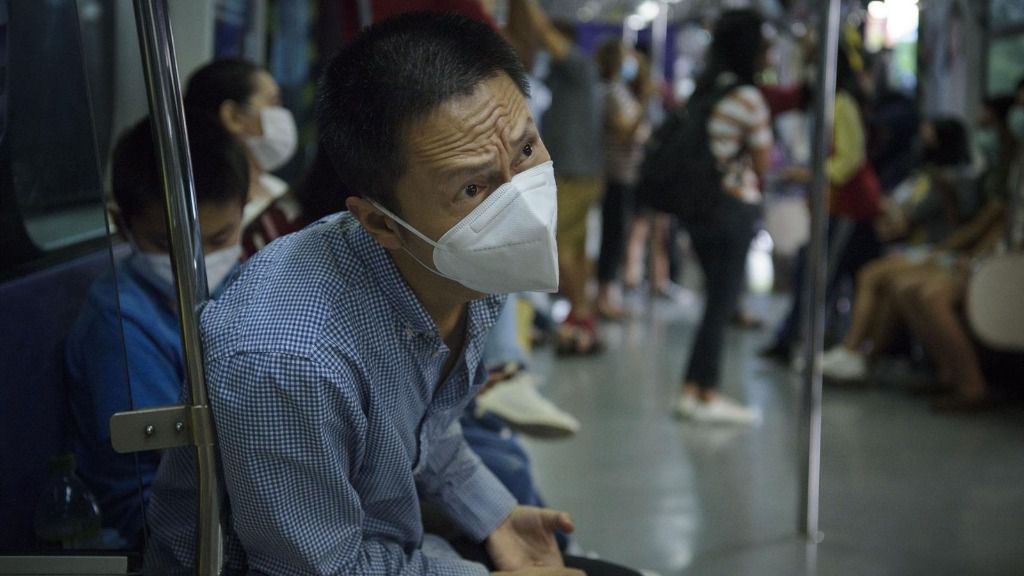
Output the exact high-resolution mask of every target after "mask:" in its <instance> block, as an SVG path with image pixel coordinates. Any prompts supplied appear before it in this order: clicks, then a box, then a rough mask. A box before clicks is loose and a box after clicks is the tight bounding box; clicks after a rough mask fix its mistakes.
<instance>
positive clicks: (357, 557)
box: [207, 354, 487, 576]
mask: <svg viewBox="0 0 1024 576" xmlns="http://www.w3.org/2000/svg"><path fill="white" fill-rule="evenodd" d="M207 373H208V375H209V378H210V380H211V382H214V383H216V386H217V388H218V393H217V396H216V401H215V402H214V403H213V404H212V406H213V410H214V417H215V421H216V423H217V437H218V441H219V442H220V446H221V450H220V452H221V456H222V460H223V465H224V479H225V483H226V486H227V489H228V493H229V494H230V497H231V503H232V516H233V518H232V522H233V524H232V526H233V528H234V529H235V533H236V534H237V536H238V538H239V540H240V541H241V543H242V546H243V547H244V548H245V551H246V554H247V557H248V564H249V569H250V570H251V571H252V572H253V573H258V574H324V575H327V574H337V575H345V576H385V575H387V576H398V575H401V576H420V575H424V576H425V575H431V576H433V575H438V576H470V575H473V576H484V575H486V574H487V570H486V568H484V567H483V566H482V565H480V564H475V563H471V562H466V561H464V560H462V559H459V558H438V557H428V556H427V555H425V554H424V553H423V552H422V551H421V550H420V549H419V548H416V549H412V550H410V549H407V548H403V546H402V545H401V544H400V543H399V542H397V541H393V540H387V539H383V538H378V537H370V536H368V535H367V531H366V530H365V529H364V525H363V523H364V519H365V518H364V511H363V509H362V506H361V500H360V496H359V494H358V493H357V492H356V490H355V488H354V487H353V485H352V483H351V480H350V478H351V474H352V472H353V471H354V470H356V469H357V468H358V466H359V462H361V460H362V457H363V454H362V449H363V448H362V447H363V446H365V438H364V436H365V430H366V416H365V414H364V413H363V411H362V407H361V403H360V400H359V396H358V394H356V393H355V390H354V387H353V381H354V380H353V378H352V377H351V375H350V374H346V373H339V372H336V371H331V370H327V369H325V368H323V367H322V366H320V365H318V364H316V363H314V362H313V361H311V360H309V359H306V358H303V357H299V356H292V355H287V354H274V355H266V354H238V355H235V356H230V357H227V358H224V359H219V360H215V361H213V362H211V363H210V365H209V367H208V372H207Z"/></svg>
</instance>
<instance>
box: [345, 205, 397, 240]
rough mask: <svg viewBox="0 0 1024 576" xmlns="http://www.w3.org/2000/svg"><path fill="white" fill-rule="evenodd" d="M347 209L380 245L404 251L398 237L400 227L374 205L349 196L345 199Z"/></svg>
mask: <svg viewBox="0 0 1024 576" xmlns="http://www.w3.org/2000/svg"><path fill="white" fill-rule="evenodd" d="M345 207H346V208H348V211H349V212H351V213H352V215H353V216H355V217H356V220H358V221H359V223H360V224H362V226H363V229H365V230H366V231H367V232H368V233H369V234H370V236H373V239H374V240H376V241H377V243H378V244H380V245H381V246H383V247H384V248H386V249H388V250H401V249H402V239H401V238H400V237H399V236H398V225H397V224H395V223H394V221H392V220H391V218H389V217H387V216H386V215H385V214H384V213H383V212H381V211H380V210H378V209H377V208H376V207H374V205H373V204H370V203H369V202H368V201H366V200H364V199H363V198H359V197H357V196H349V197H348V198H346V199H345Z"/></svg>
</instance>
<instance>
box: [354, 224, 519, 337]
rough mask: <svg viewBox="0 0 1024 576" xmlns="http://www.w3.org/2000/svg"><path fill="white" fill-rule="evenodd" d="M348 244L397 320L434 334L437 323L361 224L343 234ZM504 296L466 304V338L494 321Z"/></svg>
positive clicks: (480, 335)
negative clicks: (467, 308) (396, 316)
mask: <svg viewBox="0 0 1024 576" xmlns="http://www.w3.org/2000/svg"><path fill="white" fill-rule="evenodd" d="M346 237H347V238H348V241H349V244H350V245H351V246H352V247H353V248H354V249H355V252H356V253H357V254H358V255H359V257H360V258H361V259H362V260H363V264H364V265H365V267H366V269H367V271H368V272H369V275H370V276H371V277H372V278H373V280H374V282H375V283H376V284H377V286H378V287H379V288H380V291H381V292H382V293H383V294H384V297H385V299H386V300H387V302H388V304H389V305H390V306H391V307H392V309H394V310H395V311H397V312H398V314H399V316H400V317H401V320H402V321H403V322H404V323H405V324H406V325H407V326H408V327H409V328H410V329H412V330H413V331H414V332H417V333H421V334H433V335H437V325H436V324H435V323H434V320H433V318H431V317H430V315H429V314H427V311H426V310H425V309H424V308H423V305H422V304H420V301H419V299H418V298H416V294H414V293H413V291H412V288H410V287H409V284H408V283H407V282H406V281H405V278H404V277H403V276H402V274H401V273H400V272H399V271H398V267H397V266H395V263H394V261H393V260H392V259H391V256H390V255H389V254H388V253H387V250H385V249H384V248H383V247H382V246H381V245H380V244H378V243H377V241H376V240H374V239H373V238H372V237H371V236H370V235H369V234H368V233H367V232H366V230H364V229H363V227H362V225H360V224H358V223H354V224H353V225H352V226H351V227H349V229H348V233H347V234H346ZM504 301H505V296H503V295H496V296H488V297H486V298H483V299H480V300H474V301H473V302H470V304H469V318H468V319H467V320H468V322H467V326H468V330H467V332H468V333H467V336H468V338H469V339H470V340H475V339H477V338H480V337H482V336H483V335H484V334H486V333H487V332H488V331H490V329H491V326H493V325H494V323H495V322H496V321H497V317H498V314H499V313H500V312H501V306H502V304H503V303H504Z"/></svg>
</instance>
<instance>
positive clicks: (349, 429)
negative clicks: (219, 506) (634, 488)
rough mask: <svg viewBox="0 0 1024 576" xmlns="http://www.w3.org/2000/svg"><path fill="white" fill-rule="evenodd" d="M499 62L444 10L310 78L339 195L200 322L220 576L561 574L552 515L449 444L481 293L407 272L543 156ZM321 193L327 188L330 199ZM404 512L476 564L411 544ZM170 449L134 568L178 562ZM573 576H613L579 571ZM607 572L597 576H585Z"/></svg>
mask: <svg viewBox="0 0 1024 576" xmlns="http://www.w3.org/2000/svg"><path fill="white" fill-rule="evenodd" d="M526 92H527V84H526V80H525V75H524V73H523V70H522V68H521V66H520V64H519V61H518V59H517V57H516V55H515V53H514V52H513V51H512V50H511V49H510V48H509V47H508V45H507V44H506V43H505V42H504V41H503V40H501V39H500V37H499V36H498V35H497V34H496V33H495V32H494V31H493V30H491V29H490V28H489V27H487V26H486V25H483V24H479V23H475V22H472V21H470V20H467V19H464V18H462V17H457V16H453V15H425V14H418V15H410V16H406V17H400V18H398V19H395V20H391V21H388V22H385V23H383V24H381V25H378V26H376V27H374V28H372V29H370V31H368V32H366V33H364V35H363V36H362V37H361V38H360V39H358V40H356V41H355V42H354V43H353V44H351V45H350V46H349V47H347V48H346V49H345V50H343V51H342V52H341V53H340V54H339V55H338V56H337V57H336V58H335V59H334V60H333V61H332V62H331V64H330V66H329V67H328V69H327V70H326V72H325V77H324V80H323V83H322V85H321V88H320V102H319V120H320V133H321V137H322V139H323V144H324V147H325V149H326V150H327V151H328V153H329V155H330V157H331V160H332V162H333V164H334V165H335V167H336V168H337V169H338V172H339V174H340V175H341V176H342V178H343V179H344V181H345V182H346V183H347V184H348V185H349V186H350V187H351V188H352V189H354V190H358V191H360V192H361V195H360V196H359V197H350V198H349V199H348V200H347V206H348V209H349V211H348V213H342V214H338V215H334V216H331V217H328V218H326V219H324V220H322V221H320V222H318V223H316V224H313V225H311V226H309V227H307V228H306V229H305V230H303V231H301V232H298V233H295V234H292V235H289V236H286V237H284V238H281V239H279V240H277V241H276V242H274V243H272V244H271V245H270V246H268V247H267V248H265V249H264V250H263V251H261V252H260V253H259V254H257V255H256V256H255V257H254V258H253V259H252V260H250V261H249V263H248V264H247V266H246V267H245V269H244V270H243V272H242V274H241V275H240V277H239V278H238V279H237V280H236V281H235V282H234V283H233V284H232V285H231V286H230V287H229V288H228V289H227V290H226V291H225V293H224V294H223V295H222V296H221V297H220V298H219V299H218V300H216V301H215V302H213V303H211V304H210V305H209V306H208V307H207V308H206V309H205V310H204V312H203V315H202V329H203V337H204V345H205V361H206V363H207V368H206V374H207V381H208V384H209V394H210V404H211V406H212V408H213V413H214V420H215V422H216V426H217V437H218V445H219V450H220V456H221V462H222V465H223V482H224V487H225V489H226V501H227V503H228V506H227V508H228V510H227V514H226V516H227V521H226V525H225V573H228V574H232V573H245V572H250V573H260V574H344V575H371V574H373V575H390V574H402V575H420V574H424V575H425V574H431V575H435V574H436V575H479V574H487V573H488V570H489V568H488V567H486V566H485V564H484V563H486V564H488V565H489V567H490V568H493V569H494V570H498V571H507V572H508V573H512V574H518V575H522V576H526V575H536V576H540V575H547V576H555V575H567V574H582V572H579V571H576V570H572V569H569V568H566V567H565V566H564V565H563V562H564V563H567V564H570V565H574V564H573V562H574V560H572V559H565V560H563V558H562V556H561V554H560V553H559V550H558V548H557V544H556V541H555V539H554V537H553V534H554V532H555V531H557V530H561V531H565V532H570V531H572V529H573V525H572V522H571V520H570V518H569V516H568V514H565V513H563V512H557V511H553V510H546V509H540V508H530V507H524V506H518V505H517V504H516V502H515V500H514V499H513V497H512V496H511V495H510V494H509V493H508V491H507V490H506V489H505V488H504V487H503V486H502V485H501V484H500V483H499V482H498V481H497V479H496V478H495V477H494V476H493V475H492V474H491V473H490V472H489V471H488V470H487V469H486V468H484V467H483V466H482V465H481V463H480V461H479V459H478V458H477V457H476V456H475V455H473V454H472V453H471V452H470V451H469V449H468V448H467V446H466V444H465V440H464V439H463V437H462V432H461V429H460V428H459V425H458V416H459V415H460V414H461V412H462V410H463V407H464V406H465V405H466V403H467V402H468V401H469V400H470V398H471V397H472V396H473V395H474V394H475V393H476V392H477V391H478V389H479V387H480V386H481V385H482V384H483V383H484V380H485V374H484V370H483V366H482V365H481V351H482V348H483V343H484V339H485V337H486V335H487V333H488V330H489V329H490V327H491V325H492V324H493V323H494V322H495V320H496V318H497V316H498V313H499V311H500V307H501V304H502V302H503V297H501V296H487V295H485V294H481V293H479V292H476V291H473V290H470V289H469V288H466V287H464V286H463V285H461V284H459V283H457V282H454V281H452V280H449V279H447V278H443V277H441V276H439V275H437V274H436V272H435V271H432V270H430V269H428V264H425V263H430V262H433V259H432V249H431V246H430V245H429V244H428V243H426V242H424V241H423V240H422V239H419V238H417V237H416V236H415V235H413V234H410V233H409V232H408V231H406V230H404V229H403V228H402V227H401V226H399V225H397V223H396V222H395V219H394V218H393V217H391V216H388V215H386V214H385V213H384V212H382V211H381V210H380V209H378V206H377V205H378V204H379V205H380V206H385V207H387V209H386V210H385V211H387V212H392V213H395V214H399V215H401V218H402V219H404V220H405V221H406V222H408V224H409V225H411V226H413V227H415V228H416V229H417V230H419V231H421V232H422V233H423V234H425V235H427V236H429V237H430V238H433V239H435V240H436V239H437V238H440V237H441V236H442V235H444V234H445V232H446V231H447V230H448V229H450V228H451V227H452V226H454V225H455V224H456V223H458V222H459V221H460V220H462V219H463V217H465V216H466V215H467V214H469V213H470V212H471V211H472V210H473V209H474V207H475V206H477V205H479V204H480V203H481V202H482V201H483V200H484V199H485V198H486V197H487V195H488V194H489V193H490V192H491V191H493V190H495V189H496V188H498V187H499V186H501V185H502V184H503V183H505V182H508V181H510V180H511V178H512V176H514V175H515V174H518V173H521V172H523V171H525V170H528V169H530V168H532V167H535V166H539V165H541V164H544V163H545V162H547V161H548V160H549V157H548V153H547V150H546V149H545V148H544V145H543V143H542V142H541V141H540V138H539V136H538V134H537V130H536V128H535V127H534V123H533V120H532V119H531V118H530V115H529V112H528V110H527V105H526V101H525V98H524V95H525V94H526ZM339 193H341V191H339ZM421 500H422V501H424V502H428V503H430V504H431V505H433V506H434V507H436V508H438V509H439V510H440V511H441V512H442V513H444V515H446V516H447V517H448V518H449V519H450V520H451V522H453V523H454V524H455V525H456V527H457V528H458V529H459V530H460V531H461V533H462V534H463V535H464V537H465V538H466V539H468V540H470V541H471V542H475V543H477V544H475V546H477V547H478V550H479V551H480V554H479V558H480V559H481V560H482V561H483V562H484V563H475V562H470V561H468V560H465V559H463V558H462V557H461V556H459V555H458V554H456V553H455V552H454V551H453V549H452V548H451V547H450V546H449V545H448V544H447V543H446V542H444V541H441V540H440V539H438V538H435V537H432V536H430V535H429V534H425V533H424V529H423V520H422V516H421V511H420V503H421ZM194 509H195V464H194V460H193V458H192V451H191V450H189V449H178V450H172V451H169V452H168V453H167V454H166V455H165V457H164V460H163V463H162V465H161V469H160V471H159V473H158V475H157V478H156V480H155V482H154V491H153V497H152V501H151V505H150V509H149V511H148V520H149V525H150V538H149V543H148V548H147V556H146V572H147V573H175V572H181V573H187V571H189V570H190V568H189V567H190V566H192V565H193V563H194V558H193V556H194V553H195V537H196V534H195V517H194V515H195V512H194ZM578 565H582V566H586V567H587V568H588V570H590V573H591V574H592V576H593V575H595V574H600V573H607V574H633V572H631V571H626V570H620V569H617V568H615V567H608V566H604V567H602V566H597V565H594V564H590V565H587V564H585V563H583V564H578ZM606 569H607V570H606Z"/></svg>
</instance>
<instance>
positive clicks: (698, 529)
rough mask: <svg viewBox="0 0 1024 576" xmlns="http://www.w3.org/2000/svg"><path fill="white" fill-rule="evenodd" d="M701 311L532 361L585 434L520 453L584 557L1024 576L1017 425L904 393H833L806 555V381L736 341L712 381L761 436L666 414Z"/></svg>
mask: <svg viewBox="0 0 1024 576" xmlns="http://www.w3.org/2000/svg"><path fill="white" fill-rule="evenodd" d="M752 304H753V306H754V308H755V309H756V310H758V311H759V312H760V313H762V314H764V315H766V316H768V317H769V318H775V317H777V316H778V315H779V314H780V313H781V311H782V303H781V302H779V301H778V300H774V299H761V300H756V301H754V302H753V303H752ZM697 312H698V310H697V309H696V307H694V306H691V307H689V308H687V307H684V306H680V305H678V304H675V303H670V302H667V301H659V302H656V303H655V304H654V306H653V307H651V308H648V309H647V311H646V313H645V314H643V315H642V316H640V317H638V318H637V319H635V320H633V321H631V322H628V323H626V324H623V325H610V326H608V327H607V330H606V335H607V338H608V342H609V348H610V349H609V351H608V352H607V353H606V354H604V355H603V356H601V357H598V358H590V359H579V360H559V361H554V360H553V359H552V358H551V357H550V355H547V354H545V353H543V352H541V353H538V355H537V357H536V359H535V363H536V365H537V368H538V371H539V372H540V373H542V374H548V380H549V383H548V385H547V386H546V387H545V389H544V392H545V394H547V395H548V396H550V397H551V398H553V399H554V400H556V401H557V402H558V403H559V404H560V405H561V406H563V407H564V408H566V409H568V410H570V411H572V412H573V413H575V414H576V415H577V416H578V417H579V419H580V420H581V422H582V423H583V430H582V431H581V432H580V434H579V435H578V436H577V437H576V438H574V439H572V440H568V441H563V442H554V443H544V442H530V443H529V450H530V452H531V454H532V456H533V458H534V465H535V469H536V475H537V478H538V481H539V484H540V486H541V488H542V490H543V491H544V493H545V495H546V497H547V499H548V501H549V503H550V505H551V506H553V507H558V508H562V509H565V510H568V511H570V512H572V513H573V515H574V517H575V519H576V521H577V525H578V532H577V537H578V538H577V540H578V542H579V543H580V544H581V545H582V546H583V547H584V548H585V549H588V550H593V551H595V552H597V553H599V554H600V555H601V556H603V557H605V558H608V559H612V560H617V561H620V562H622V563H624V564H629V565H632V566H636V567H640V568H647V569H650V570H654V571H657V572H659V573H661V574H662V575H663V576H678V575H683V574H685V575H691V574H692V575H697V574H700V575H719V574H721V575H726V574H728V575H746V574H757V575H776V574H778V575H797V574H823V575H833V574H834V575H847V574H849V575H862V574H868V575H889V574H893V575H895V574H900V575H902V574H970V575H981V574H992V575H1003V574H1024V415H1022V413H1021V412H1020V411H1019V410H1014V411H1010V412H1005V413H998V414H993V415H986V416H981V417H950V416H938V415H935V414H932V413H931V412H929V411H928V409H927V406H926V404H925V403H924V402H923V401H920V400H918V399H912V398H910V397H908V396H907V395H906V394H903V393H900V392H899V391H897V390H892V389H884V388H881V389H879V388H875V389H870V390H841V389H833V388H826V390H825V405H824V434H823V442H824V449H823V475H822V501H821V528H822V530H823V532H824V537H825V539H824V541H823V542H822V543H821V544H820V545H818V546H816V547H807V546H806V545H805V544H804V540H803V539H802V538H800V537H798V535H797V530H796V527H797V514H798V513H797V509H798V490H799V488H798V481H797V478H798V474H799V473H800V472H801V471H800V470H799V469H798V465H797V453H798V449H797V446H798V443H797V441H798V436H797V434H798V429H799V426H798V419H797V415H798V410H797V402H796V398H797V391H798V385H799V381H798V378H797V377H796V376H794V375H793V374H791V373H790V372H789V371H788V370H786V369H784V368H782V367H779V366H775V365H773V364H770V363H767V362H765V361H763V360H761V359H759V358H757V357H756V355H755V351H756V350H757V349H758V348H759V347H760V346H762V345H763V344H764V342H765V340H766V338H767V335H766V334H765V333H763V332H762V333H758V332H742V331H731V332H730V333H729V336H728V348H727V354H728V357H727V365H726V368H725V372H724V378H723V386H724V390H725V391H726V392H727V393H729V394H732V395H734V396H737V397H739V398H742V399H745V400H747V401H749V402H752V403H754V404H756V405H758V406H760V407H761V408H762V410H763V411H764V414H765V423H764V424H763V425H762V426H760V427H758V428H755V429H731V428H710V429H709V428H702V427H698V426H695V425H693V424H688V423H683V422H680V421H678V420H675V419H674V418H673V417H672V416H671V404H672V401H673V400H674V399H675V397H676V396H675V395H676V393H677V390H676V386H677V384H676V382H677V378H678V376H679V374H680V372H681V370H682V365H683V362H684V361H685V359H686V357H687V354H688V353H689V350H688V347H689V344H690V342H691V338H692V333H693V330H694V324H695V320H696V314H697Z"/></svg>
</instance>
